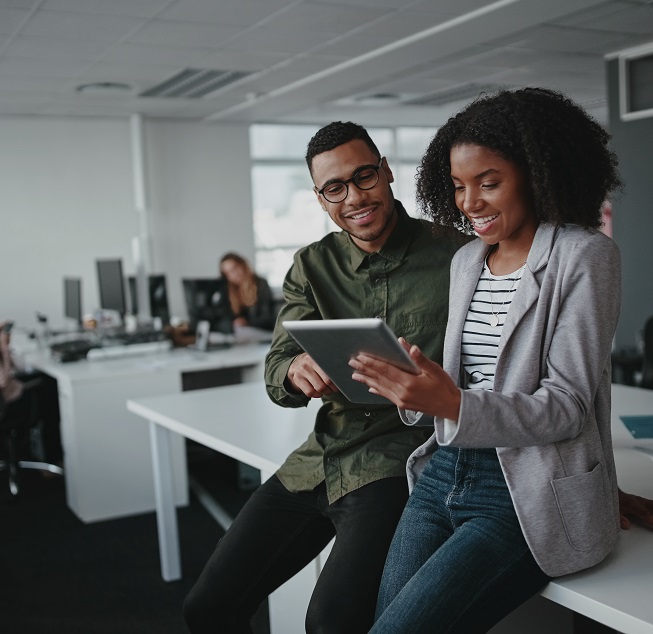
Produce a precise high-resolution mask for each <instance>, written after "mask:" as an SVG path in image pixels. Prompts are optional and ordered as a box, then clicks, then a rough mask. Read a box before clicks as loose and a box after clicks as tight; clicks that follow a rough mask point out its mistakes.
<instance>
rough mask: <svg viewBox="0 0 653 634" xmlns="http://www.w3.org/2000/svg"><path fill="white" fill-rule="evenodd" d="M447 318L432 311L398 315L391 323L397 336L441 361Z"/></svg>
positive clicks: (428, 355)
mask: <svg viewBox="0 0 653 634" xmlns="http://www.w3.org/2000/svg"><path fill="white" fill-rule="evenodd" d="M446 327H447V322H446V319H444V320H442V319H439V318H438V317H437V316H435V315H433V314H432V313H428V314H424V313H411V314H401V315H397V317H396V319H395V320H394V323H393V324H392V325H391V328H392V330H393V332H394V333H395V334H396V335H397V337H403V338H404V339H405V340H406V341H407V342H408V343H410V344H416V345H418V346H419V347H420V349H421V350H422V352H423V353H424V354H425V355H426V356H427V357H429V358H431V359H434V360H436V361H438V362H441V359H442V347H443V344H444V333H445V330H446Z"/></svg>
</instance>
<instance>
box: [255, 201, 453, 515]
mask: <svg viewBox="0 0 653 634" xmlns="http://www.w3.org/2000/svg"><path fill="white" fill-rule="evenodd" d="M395 205H396V208H397V210H398V214H399V218H398V222H397V225H396V227H395V229H394V231H393V232H392V235H391V236H390V237H389V238H388V240H387V241H386V243H385V245H384V246H383V247H382V248H381V249H380V251H378V252H376V253H365V252H364V251H362V250H361V249H359V248H358V247H357V246H356V245H355V244H354V242H353V241H352V240H351V238H350V236H349V234H348V233H346V232H344V231H341V232H334V233H330V234H329V235H327V236H326V237H324V238H323V239H322V240H320V241H319V242H315V243H313V244H311V245H309V246H307V247H304V248H302V249H300V250H299V251H297V253H296V254H295V257H294V263H293V265H292V267H291V268H290V270H289V272H288V274H287V275H286V279H285V281H284V286H283V291H284V299H285V303H284V306H283V308H282V309H281V311H280V314H279V317H278V319H277V324H276V328H275V331H274V337H273V341H272V344H271V348H270V351H269V353H268V355H267V357H266V361H265V381H266V384H267V391H268V394H269V396H270V398H271V399H272V400H273V401H274V402H276V403H278V404H279V405H282V406H284V407H305V406H306V405H307V403H308V401H309V399H308V397H306V396H304V395H303V394H296V393H294V392H289V391H288V390H287V389H286V384H285V379H286V375H287V373H288V367H289V366H290V364H291V362H292V360H293V359H294V358H295V357H296V356H297V355H298V354H300V353H301V352H302V349H301V347H299V345H298V344H297V343H296V342H295V341H294V339H293V338H292V337H291V336H290V335H289V334H288V333H287V331H286V330H285V329H284V328H283V326H282V325H281V322H283V321H284V320H291V319H292V320H295V319H345V318H356V317H381V318H382V319H384V320H385V321H386V322H387V323H388V325H389V326H390V328H391V329H392V330H393V331H394V333H395V334H396V335H397V336H398V337H399V336H403V337H405V338H406V340H407V341H409V342H410V343H415V344H417V345H418V346H419V347H420V348H421V349H422V351H423V352H424V353H425V354H426V355H427V356H428V357H429V358H431V359H434V360H436V361H438V362H441V361H442V346H443V341H444V333H445V328H446V323H447V311H448V294H449V266H450V262H451V258H452V257H453V254H454V253H455V251H456V250H457V249H458V248H459V247H460V246H461V244H462V243H463V239H462V238H461V236H460V235H458V234H455V235H451V234H449V235H448V237H439V238H436V237H434V236H433V231H432V227H433V226H432V224H431V223H429V222H427V221H425V220H417V219H415V218H411V217H409V216H408V215H407V214H406V212H405V210H404V208H403V206H402V205H401V203H400V202H398V201H395ZM322 401H323V406H322V407H321V408H320V411H319V412H318V415H317V419H316V421H315V427H314V429H313V431H312V432H311V433H310V434H309V436H308V439H307V440H306V442H305V443H304V444H303V445H302V446H301V447H299V448H298V449H296V450H295V451H294V452H293V453H292V454H290V456H289V457H288V458H287V459H286V462H285V463H284V464H283V465H282V466H281V468H280V469H279V471H278V472H277V475H278V477H279V479H280V480H281V482H282V483H283V484H284V486H285V487H286V488H287V489H288V490H290V491H294V492H296V491H310V490H312V489H313V488H315V487H316V486H317V485H318V484H320V483H321V482H322V481H323V480H326V488H327V495H328V499H329V502H330V503H331V502H334V501H335V500H337V499H338V498H340V497H341V496H343V495H346V494H347V493H349V492H350V491H353V490H355V489H357V488H359V487H362V486H363V485H365V484H369V483H370V482H374V481H376V480H380V479H382V478H388V477H393V476H400V477H405V476H406V461H407V459H408V456H409V455H410V453H411V452H412V451H413V449H415V447H417V446H418V445H420V444H422V443H423V442H424V441H425V440H426V439H427V438H428V437H429V436H430V435H431V433H432V431H433V430H432V428H424V427H421V428H420V427H408V426H406V425H404V424H403V423H402V422H401V420H400V418H399V414H398V411H397V408H396V407H395V406H394V405H363V404H355V403H351V402H349V401H348V400H347V399H346V398H345V397H344V396H343V395H342V394H339V393H338V394H334V395H332V396H327V397H324V398H323V399H322Z"/></svg>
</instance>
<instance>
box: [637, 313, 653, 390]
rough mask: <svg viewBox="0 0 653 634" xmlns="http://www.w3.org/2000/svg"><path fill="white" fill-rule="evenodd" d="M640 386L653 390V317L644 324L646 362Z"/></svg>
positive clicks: (643, 366)
mask: <svg viewBox="0 0 653 634" xmlns="http://www.w3.org/2000/svg"><path fill="white" fill-rule="evenodd" d="M639 386H640V387H645V388H646V389H648V390H653V317H649V318H648V319H647V320H646V323H645V324H644V362H643V364H642V379H641V381H640V382H639Z"/></svg>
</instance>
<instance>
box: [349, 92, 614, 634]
mask: <svg viewBox="0 0 653 634" xmlns="http://www.w3.org/2000/svg"><path fill="white" fill-rule="evenodd" d="M608 141H609V135H608V134H607V133H606V132H605V131H604V130H603V129H602V128H601V127H600V126H599V125H598V124H597V123H596V122H594V121H593V120H592V119H591V118H589V117H588V116H587V115H586V113H585V112H584V111H583V110H582V109H581V108H579V107H578V106H577V105H575V104H573V103H572V102H571V101H569V100H568V99H566V98H565V97H563V96H562V95H560V94H559V93H555V92H553V91H549V90H544V89H537V88H527V89H523V90H518V91H515V92H510V91H503V92H500V93H498V94H496V95H494V96H490V97H485V98H481V99H478V100H477V101H475V102H474V103H472V104H470V105H469V106H467V107H466V108H465V109H464V110H463V111H462V112H460V113H459V114H457V115H456V116H454V117H452V118H451V119H450V120H449V121H448V122H447V123H446V124H445V125H444V126H443V127H442V128H440V130H439V131H438V132H437V134H436V136H435V137H434V139H433V141H432V142H431V144H430V146H429V148H428V149H427V152H426V155H425V156H424V158H423V160H422V163H421V166H420V171H419V175H418V196H419V197H420V200H421V202H422V204H423V206H424V208H425V210H426V211H427V213H428V214H429V215H430V216H431V217H432V219H433V221H434V222H435V224H436V225H445V226H453V227H458V228H462V229H465V230H468V231H473V232H474V233H475V234H476V236H477V239H476V240H474V241H473V242H471V243H469V244H468V245H466V246H464V247H463V248H462V249H461V250H460V251H458V253H457V254H456V255H455V256H454V259H453V262H452V266H451V286H450V294H449V303H450V306H449V321H448V327H447V334H446V338H445V347H444V364H443V366H444V369H443V368H442V367H440V366H439V365H437V364H436V363H434V362H431V361H429V360H428V359H427V358H425V357H424V356H423V355H422V354H421V352H420V350H419V349H418V348H417V347H416V346H410V345H409V344H408V343H407V342H402V343H403V344H404V346H405V347H406V349H407V350H409V353H410V355H411V356H412V357H413V359H414V360H415V361H416V363H417V364H418V365H419V368H420V373H419V374H418V375H412V374H408V373H406V372H403V371H401V370H399V369H398V368H395V367H394V366H391V365H389V364H386V363H384V362H382V361H378V360H375V359H372V358H371V357H369V356H365V355H359V356H358V357H357V358H356V359H354V360H352V362H351V365H352V366H353V367H354V369H355V372H354V378H356V379H357V380H359V381H362V382H364V383H366V384H367V385H368V387H369V389H370V391H371V392H373V393H378V394H381V395H383V396H386V397H387V398H389V399H390V400H392V401H393V402H394V403H395V404H397V405H398V406H399V407H400V408H401V409H403V410H406V411H404V412H402V415H403V417H404V421H405V422H407V423H408V424H420V425H422V424H433V422H434V423H435V432H434V434H433V436H432V437H431V439H430V440H429V441H427V442H426V443H425V444H424V445H422V446H421V447H419V448H418V449H417V450H416V451H415V452H414V453H413V455H412V456H411V457H410V459H409V462H408V467H407V468H408V477H409V482H410V484H411V486H414V488H413V490H412V494H411V496H410V498H409V501H408V504H407V506H406V509H405V511H404V513H403V515H402V519H401V521H400V523H399V526H398V528H397V532H396V534H395V537H394V540H393V542H392V546H391V548H390V552H389V554H388V558H387V561H386V567H385V571H384V576H383V580H382V583H381V589H380V593H379V602H378V607H377V616H376V623H375V625H374V627H373V628H372V630H371V632H373V633H374V634H379V633H386V632H387V633H390V632H391V633H392V634H401V633H404V632H405V633H410V634H417V633H419V632H429V633H431V632H438V634H442V633H445V632H460V633H465V634H469V633H472V632H485V631H487V630H488V629H490V628H491V627H492V626H493V625H494V624H495V623H497V622H498V621H499V620H500V619H501V618H502V617H503V616H505V615H506V614H508V613H509V612H510V611H512V610H513V609H514V608H515V607H517V606H518V605H520V604H521V603H522V602H523V601H525V600H526V599H527V598H529V597H530V596H532V595H533V594H535V593H536V592H538V591H539V590H540V589H541V588H542V587H543V586H544V585H546V583H547V582H548V581H549V579H550V578H552V577H556V576H559V575H565V574H568V573H572V572H575V571H577V570H581V569H583V568H587V567H589V566H593V565H594V564H596V563H598V562H599V561H601V560H602V559H603V558H604V557H605V556H606V555H607V554H608V553H609V552H610V551H611V550H612V548H613V546H614V544H615V540H616V537H617V533H618V529H619V511H618V495H617V483H616V475H615V469H614V459H613V455H612V448H611V438H610V379H611V376H610V350H611V345H612V337H613V334H614V331H615V328H616V324H617V319H618V315H619V306H620V296H621V291H620V256H619V251H618V249H617V247H616V245H615V244H614V242H613V241H612V240H610V239H609V238H608V237H606V236H605V235H603V234H602V233H600V232H599V231H598V230H597V228H598V227H599V226H600V224H601V213H600V210H601V205H602V203H603V201H604V200H605V199H606V197H607V196H608V194H609V193H610V192H611V191H612V190H614V189H615V188H617V187H618V186H619V185H620V180H619V176H618V174H617V170H616V164H617V161H616V158H615V156H614V154H613V153H612V152H611V151H610V149H609V147H608ZM438 446H440V448H439V449H438ZM436 449H438V450H437V451H436ZM418 476H419V479H418Z"/></svg>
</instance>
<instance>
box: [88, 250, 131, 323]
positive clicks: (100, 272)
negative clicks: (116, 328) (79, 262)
mask: <svg viewBox="0 0 653 634" xmlns="http://www.w3.org/2000/svg"><path fill="white" fill-rule="evenodd" d="M95 263H96V265H97V277H98V286H99V289H100V308H103V309H105V310H115V311H117V312H118V313H120V316H121V317H124V316H125V313H126V312H127V306H126V303H125V280H124V278H123V276H122V260H120V259H113V260H96V261H95Z"/></svg>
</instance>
